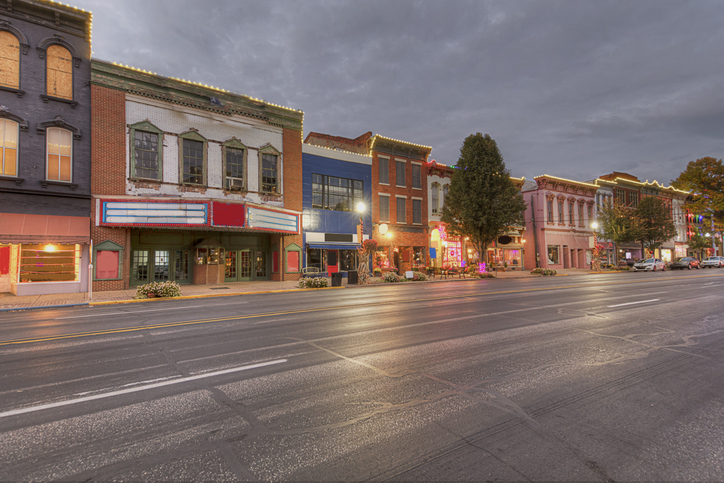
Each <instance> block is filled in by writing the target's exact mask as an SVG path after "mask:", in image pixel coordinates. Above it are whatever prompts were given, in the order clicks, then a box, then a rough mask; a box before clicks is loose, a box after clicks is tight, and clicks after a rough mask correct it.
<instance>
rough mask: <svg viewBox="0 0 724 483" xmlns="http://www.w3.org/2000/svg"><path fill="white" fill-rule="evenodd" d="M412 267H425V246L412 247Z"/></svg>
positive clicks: (418, 268) (417, 268) (419, 268)
mask: <svg viewBox="0 0 724 483" xmlns="http://www.w3.org/2000/svg"><path fill="white" fill-rule="evenodd" d="M412 268H413V269H414V270H423V269H424V268H425V247H412Z"/></svg>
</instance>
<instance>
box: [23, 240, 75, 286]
mask: <svg viewBox="0 0 724 483" xmlns="http://www.w3.org/2000/svg"><path fill="white" fill-rule="evenodd" d="M19 276H20V283H33V282H77V281H79V280H80V245H77V244H76V245H56V244H52V243H51V244H45V245H43V244H37V245H36V244H28V245H22V246H21V248H20V266H19Z"/></svg>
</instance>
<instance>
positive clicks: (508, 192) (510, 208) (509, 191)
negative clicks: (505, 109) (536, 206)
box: [441, 133, 525, 261]
mask: <svg viewBox="0 0 724 483" xmlns="http://www.w3.org/2000/svg"><path fill="white" fill-rule="evenodd" d="M456 168H457V169H455V170H453V174H452V177H451V180H450V190H449V191H448V194H447V196H446V197H445V204H444V205H443V208H442V217H441V219H442V221H443V222H444V223H446V224H447V226H448V230H449V231H450V233H454V234H457V235H463V236H467V237H469V238H470V242H471V243H472V245H473V247H474V248H475V249H476V250H477V251H478V255H479V257H480V260H481V261H483V260H484V256H485V251H486V249H487V247H488V245H490V244H491V243H492V242H493V241H494V240H496V239H497V238H498V236H500V235H502V234H504V233H506V232H507V231H508V229H509V227H510V226H514V225H522V224H523V212H524V211H525V202H524V201H523V196H522V195H521V194H520V192H519V191H518V188H517V187H516V186H515V184H513V181H512V180H511V179H510V172H509V171H508V170H507V169H506V168H505V163H504V162H503V156H502V155H501V154H500V150H499V149H498V145H497V144H496V143H495V141H494V140H493V139H492V138H491V137H490V135H489V134H486V135H484V136H483V135H482V134H480V133H477V134H471V135H470V136H468V137H467V138H465V141H464V142H463V145H462V147H461V148H460V158H459V159H458V162H457V165H456Z"/></svg>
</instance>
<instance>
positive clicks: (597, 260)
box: [591, 221, 601, 272]
mask: <svg viewBox="0 0 724 483" xmlns="http://www.w3.org/2000/svg"><path fill="white" fill-rule="evenodd" d="M591 228H592V229H593V259H592V260H591V264H592V265H593V266H592V267H591V268H592V269H593V270H595V271H597V272H600V271H601V259H600V254H599V253H598V238H597V237H596V230H598V223H597V222H595V221H594V222H593V223H591Z"/></svg>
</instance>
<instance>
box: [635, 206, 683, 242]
mask: <svg viewBox="0 0 724 483" xmlns="http://www.w3.org/2000/svg"><path fill="white" fill-rule="evenodd" d="M634 220H635V224H636V230H635V231H636V232H637V233H636V237H637V239H638V240H639V241H640V242H641V248H643V247H644V246H646V247H648V249H649V250H655V249H657V248H659V247H660V246H661V244H662V243H664V242H665V241H666V240H670V239H671V238H673V237H674V236H676V226H674V220H673V219H672V218H671V212H670V211H669V208H668V207H667V206H666V205H665V204H664V202H663V201H662V200H661V199H659V198H656V197H655V196H646V197H645V198H644V199H642V200H641V201H640V202H639V204H638V206H637V207H636V209H635V210H634Z"/></svg>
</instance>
